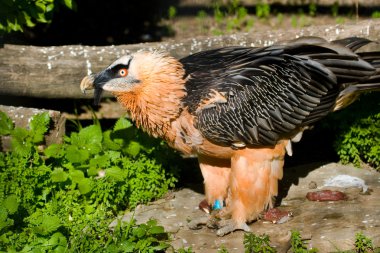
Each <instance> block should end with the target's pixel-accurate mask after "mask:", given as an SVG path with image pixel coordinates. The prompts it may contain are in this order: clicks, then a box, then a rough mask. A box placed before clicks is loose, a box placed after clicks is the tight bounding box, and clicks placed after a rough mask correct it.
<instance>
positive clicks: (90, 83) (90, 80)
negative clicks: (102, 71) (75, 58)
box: [80, 74, 103, 105]
mask: <svg viewBox="0 0 380 253" xmlns="http://www.w3.org/2000/svg"><path fill="white" fill-rule="evenodd" d="M94 80H95V74H91V75H88V76H85V77H84V78H83V79H82V81H81V83H80V89H81V91H82V93H83V94H86V90H93V89H95V93H94V105H98V104H99V103H100V99H101V96H102V92H103V89H102V88H101V87H96V86H95V85H94Z"/></svg>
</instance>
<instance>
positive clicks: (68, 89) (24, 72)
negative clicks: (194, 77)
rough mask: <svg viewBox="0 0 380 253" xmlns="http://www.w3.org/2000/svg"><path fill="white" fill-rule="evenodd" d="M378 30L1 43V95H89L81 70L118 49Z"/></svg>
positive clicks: (181, 49)
mask: <svg viewBox="0 0 380 253" xmlns="http://www.w3.org/2000/svg"><path fill="white" fill-rule="evenodd" d="M379 35H380V21H377V20H368V21H362V22H359V23H356V24H346V25H328V26H314V27H307V28H304V29H289V30H286V31H284V30H278V31H268V32H264V33H240V34H234V35H225V36H218V37H201V38H191V39H186V40H181V41H170V42H163V43H145V44H134V45H120V46H105V47H104V46H103V47H95V46H82V45H69V46H59V47H36V46H19V45H5V46H4V48H1V49H0V84H1V85H0V96H8V95H10V96H28V97H39V98H74V99H76V98H89V97H90V96H84V95H83V94H81V92H80V90H79V83H80V81H81V79H82V78H83V77H84V76H85V75H87V74H90V73H92V72H97V71H99V70H101V69H102V68H104V67H106V66H107V65H108V64H110V63H111V62H112V61H114V60H115V59H117V58H118V57H120V56H121V55H124V54H128V53H130V52H134V51H136V50H140V49H145V50H163V51H167V52H168V53H170V54H171V55H173V56H175V57H183V56H186V55H189V54H191V53H195V52H198V51H201V50H206V49H211V48H217V47H222V46H231V45H243V46H267V45H271V44H274V43H277V42H279V41H284V40H289V39H294V38H297V37H300V36H320V37H323V38H326V39H327V40H333V39H337V38H343V37H349V36H361V37H366V38H370V39H373V40H378V38H379V37H380V36H379ZM0 103H1V101H0Z"/></svg>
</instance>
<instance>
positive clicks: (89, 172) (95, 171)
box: [87, 167, 99, 176]
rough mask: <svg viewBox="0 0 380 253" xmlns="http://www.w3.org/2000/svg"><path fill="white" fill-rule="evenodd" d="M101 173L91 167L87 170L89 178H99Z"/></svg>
mask: <svg viewBox="0 0 380 253" xmlns="http://www.w3.org/2000/svg"><path fill="white" fill-rule="evenodd" d="M98 173H99V169H98V168H95V167H90V168H89V169H88V170H87V174H88V175H89V176H97V175H98Z"/></svg>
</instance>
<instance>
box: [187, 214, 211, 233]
mask: <svg viewBox="0 0 380 253" xmlns="http://www.w3.org/2000/svg"><path fill="white" fill-rule="evenodd" d="M209 219H210V217H209V216H202V217H198V218H196V219H194V220H191V221H190V222H189V223H188V224H187V226H188V227H189V228H190V229H192V230H197V229H201V228H202V227H203V226H204V225H206V224H207V222H208V220H209Z"/></svg>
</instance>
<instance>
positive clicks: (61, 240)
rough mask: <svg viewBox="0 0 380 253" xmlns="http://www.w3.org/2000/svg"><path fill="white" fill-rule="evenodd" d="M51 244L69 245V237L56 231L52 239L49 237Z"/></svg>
mask: <svg viewBox="0 0 380 253" xmlns="http://www.w3.org/2000/svg"><path fill="white" fill-rule="evenodd" d="M49 244H50V245H54V246H64V247H66V246H67V239H66V237H65V236H64V235H63V234H61V233H60V232H56V233H54V234H53V235H52V236H51V237H50V239H49Z"/></svg>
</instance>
